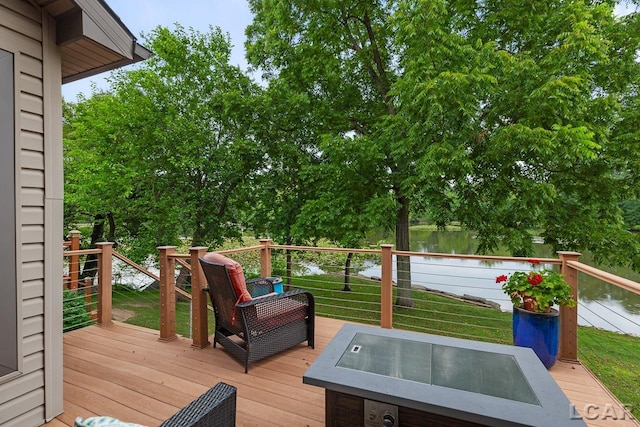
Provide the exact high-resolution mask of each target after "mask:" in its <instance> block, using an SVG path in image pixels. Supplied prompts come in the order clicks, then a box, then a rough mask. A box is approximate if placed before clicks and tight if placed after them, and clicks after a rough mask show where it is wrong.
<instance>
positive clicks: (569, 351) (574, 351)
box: [558, 251, 581, 362]
mask: <svg viewBox="0 0 640 427" xmlns="http://www.w3.org/2000/svg"><path fill="white" fill-rule="evenodd" d="M580 255H581V254H579V253H578V252H564V251H559V252H558V256H559V257H560V260H561V261H562V264H561V266H560V273H561V274H562V275H563V276H564V280H565V282H567V284H568V285H569V286H571V296H572V297H573V299H574V300H575V301H576V302H577V301H578V270H576V269H575V268H572V267H571V266H569V265H568V264H567V262H568V261H577V260H578V258H579V257H580ZM558 357H559V358H560V359H562V360H566V361H571V362H577V361H578V306H577V305H576V306H575V307H560V349H559V351H558Z"/></svg>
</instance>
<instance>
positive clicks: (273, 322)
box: [200, 254, 315, 373]
mask: <svg viewBox="0 0 640 427" xmlns="http://www.w3.org/2000/svg"><path fill="white" fill-rule="evenodd" d="M207 255H209V254H207ZM206 258H207V256H205V257H204V258H200V265H201V266H202V269H203V271H204V274H205V276H206V278H207V283H208V289H207V290H208V292H209V296H210V298H211V302H212V304H213V308H214V311H215V333H214V338H213V346H214V348H215V347H216V344H217V343H220V344H221V345H222V346H223V347H224V348H225V350H227V351H228V352H229V353H230V354H231V355H232V356H234V357H235V358H237V359H238V360H240V361H241V362H242V363H244V371H245V373H246V372H248V371H249V364H250V363H253V362H256V361H258V360H261V359H264V358H265V357H269V356H271V355H273V354H276V353H279V352H281V351H283V350H286V349H288V348H291V347H293V346H295V345H297V344H300V343H302V342H304V341H307V344H308V345H309V347H311V348H313V346H314V326H315V305H314V299H313V295H312V294H311V293H309V292H306V291H304V290H301V289H297V290H293V291H288V292H283V293H280V294H276V293H272V294H267V295H263V296H260V297H257V298H252V297H251V296H249V294H248V292H247V291H246V283H245V280H244V274H243V273H242V270H241V269H240V271H238V270H237V269H235V270H234V266H233V265H231V264H230V263H229V262H227V263H226V265H225V263H220V262H211V261H209V260H207V259H206ZM214 259H216V260H221V259H224V258H221V256H220V255H217V258H214ZM229 261H230V262H231V263H235V261H232V260H229ZM238 266H239V264H237V263H235V267H238ZM230 271H231V273H232V275H233V277H234V279H235V280H236V283H233V282H232V277H231V276H230V274H229V272H230ZM262 283H265V282H264V281H263V282H262ZM242 285H244V288H243V287H242ZM243 294H245V295H246V297H245V298H244V299H243V297H242V295H243Z"/></svg>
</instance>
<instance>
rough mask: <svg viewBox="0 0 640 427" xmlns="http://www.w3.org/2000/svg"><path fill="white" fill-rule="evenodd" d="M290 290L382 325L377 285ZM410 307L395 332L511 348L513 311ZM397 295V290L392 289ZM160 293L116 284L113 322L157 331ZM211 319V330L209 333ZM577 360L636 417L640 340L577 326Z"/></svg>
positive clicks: (301, 283)
mask: <svg viewBox="0 0 640 427" xmlns="http://www.w3.org/2000/svg"><path fill="white" fill-rule="evenodd" d="M292 286H293V287H299V288H303V289H306V290H309V291H310V292H312V293H313V295H314V297H315V299H316V314H317V315H319V316H324V317H331V318H336V319H342V320H347V321H354V322H360V323H366V324H379V323H380V284H379V282H375V281H372V280H366V279H360V278H351V291H344V290H343V287H344V285H343V277H342V276H338V275H315V276H301V277H294V278H293V279H292ZM412 295H413V298H414V302H415V306H414V307H413V308H403V307H394V313H393V325H394V328H398V329H404V330H413V331H418V332H424V333H433V334H438V335H447V336H452V337H458V338H468V339H475V340H479V341H488V342H495V343H500V344H511V342H512V339H511V313H507V312H501V311H499V310H496V309H493V308H487V307H482V306H477V305H474V304H471V303H468V302H462V301H457V300H455V299H450V298H445V297H442V296H439V295H435V294H432V293H429V292H425V291H422V290H414V291H412ZM394 297H395V289H394ZM159 301H160V296H159V291H158V290H145V291H144V292H138V291H134V290H131V289H129V288H127V287H123V286H116V287H115V288H114V292H113V308H114V318H115V319H117V320H121V321H124V322H127V323H131V324H134V325H139V326H144V327H147V328H151V329H156V330H159V329H160V316H159ZM189 323H190V302H189V301H186V300H185V301H178V302H177V303H176V330H177V333H178V334H180V335H183V336H187V337H188V336H190V326H189ZM213 326H214V325H213V316H209V331H213ZM578 339H579V346H578V357H579V358H580V360H581V361H582V362H583V363H584V364H585V365H586V366H587V367H588V368H589V369H590V370H591V371H592V372H593V373H594V374H596V375H597V376H598V378H599V379H600V380H601V381H602V382H603V383H604V384H605V385H606V386H607V388H609V390H611V392H613V393H614V394H615V395H616V396H617V397H618V399H619V400H620V401H621V402H622V403H624V404H625V405H627V406H628V408H629V409H630V410H631V411H632V413H633V415H634V416H635V417H636V418H640V375H638V372H640V359H639V358H638V355H639V354H640V337H633V336H629V335H623V334H617V333H614V332H609V331H604V330H600V329H596V328H591V327H579V331H578Z"/></svg>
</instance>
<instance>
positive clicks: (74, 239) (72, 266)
mask: <svg viewBox="0 0 640 427" xmlns="http://www.w3.org/2000/svg"><path fill="white" fill-rule="evenodd" d="M80 235H81V233H80V232H79V231H78V230H71V231H70V232H69V236H70V237H71V244H70V245H69V250H71V251H78V250H80ZM79 277H80V257H79V256H78V255H70V256H69V283H68V288H69V289H78V278H79Z"/></svg>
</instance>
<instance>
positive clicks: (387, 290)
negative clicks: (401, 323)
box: [380, 244, 393, 329]
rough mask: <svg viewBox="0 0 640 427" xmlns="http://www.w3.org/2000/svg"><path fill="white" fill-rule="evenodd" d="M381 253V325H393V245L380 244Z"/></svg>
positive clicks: (384, 326)
mask: <svg viewBox="0 0 640 427" xmlns="http://www.w3.org/2000/svg"><path fill="white" fill-rule="evenodd" d="M380 247H381V249H382V253H381V258H382V259H381V270H382V271H381V276H382V280H381V291H380V326H382V327H383V328H387V329H391V328H392V327H393V280H392V278H393V274H392V273H393V253H392V249H393V245H388V244H385V245H380Z"/></svg>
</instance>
